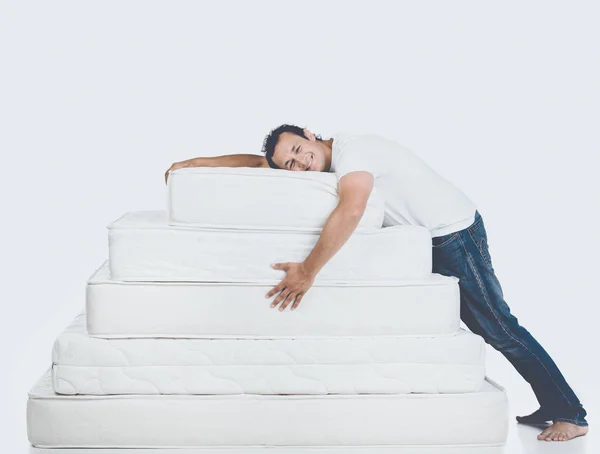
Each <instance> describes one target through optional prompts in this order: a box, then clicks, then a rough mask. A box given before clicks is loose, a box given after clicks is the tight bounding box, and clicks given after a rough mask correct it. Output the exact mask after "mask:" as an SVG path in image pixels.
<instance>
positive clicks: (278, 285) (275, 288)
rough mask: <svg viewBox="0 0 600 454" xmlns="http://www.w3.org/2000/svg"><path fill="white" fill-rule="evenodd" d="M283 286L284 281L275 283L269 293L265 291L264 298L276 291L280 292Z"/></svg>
mask: <svg viewBox="0 0 600 454" xmlns="http://www.w3.org/2000/svg"><path fill="white" fill-rule="evenodd" d="M284 288H285V283H284V281H281V282H280V283H279V284H277V285H276V286H275V287H273V288H272V289H271V290H270V291H269V293H267V294H266V295H265V298H271V297H272V296H273V295H275V294H276V293H279V292H281V291H282V290H283V289H284Z"/></svg>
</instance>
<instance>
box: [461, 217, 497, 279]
mask: <svg viewBox="0 0 600 454" xmlns="http://www.w3.org/2000/svg"><path fill="white" fill-rule="evenodd" d="M467 231H468V232H469V236H470V237H471V239H472V240H473V243H475V246H476V247H477V250H478V251H479V255H480V256H481V259H482V260H483V262H484V263H485V264H486V266H487V267H488V268H489V269H490V270H492V271H494V268H493V266H492V257H491V256H490V248H489V245H488V239H487V232H486V231H485V224H484V223H483V218H481V217H478V219H477V220H476V221H475V222H474V223H473V224H472V225H470V226H469V227H468V228H467Z"/></svg>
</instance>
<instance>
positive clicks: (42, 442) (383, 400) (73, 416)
mask: <svg viewBox="0 0 600 454" xmlns="http://www.w3.org/2000/svg"><path fill="white" fill-rule="evenodd" d="M507 416H508V415H507V399H506V394H505V392H504V390H503V389H502V388H500V387H499V386H498V385H495V384H494V383H493V382H491V381H486V382H485V383H484V386H483V387H482V390H481V391H480V392H476V393H463V394H393V395H354V396H347V395H325V396H265V395H252V394H242V395H229V396H197V395H196V396H189V395H188V396H182V395H177V396H173V395H119V396H80V395H79V396H63V395H59V394H55V393H54V391H53V389H52V380H51V376H50V373H48V374H46V375H45V376H44V377H43V378H42V379H41V381H40V382H39V383H38V384H37V385H36V386H35V387H34V388H33V389H32V390H31V391H30V394H29V401H28V405H27V431H28V437H29V441H30V442H31V443H32V444H33V445H35V446H39V447H56V448H61V447H63V448H65V447H73V448H85V447H89V448H109V447H114V448H137V447H139V448H150V447H155V448H174V447H182V448H184V447H203V446H206V447H226V446H227V447H260V446H308V447H317V446H323V447H336V446H402V445H417V446H419V445H479V446H490V445H501V444H503V443H505V441H506V436H507V431H508V417H507Z"/></svg>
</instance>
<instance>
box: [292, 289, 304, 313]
mask: <svg viewBox="0 0 600 454" xmlns="http://www.w3.org/2000/svg"><path fill="white" fill-rule="evenodd" d="M302 298H304V293H300V294H298V296H297V297H296V301H294V304H292V307H291V308H290V310H292V311H293V310H294V309H296V308H297V307H298V304H300V301H302Z"/></svg>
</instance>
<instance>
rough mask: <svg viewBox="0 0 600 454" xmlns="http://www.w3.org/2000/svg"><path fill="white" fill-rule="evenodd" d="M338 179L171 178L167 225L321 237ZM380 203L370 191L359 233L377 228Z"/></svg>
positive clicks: (261, 172)
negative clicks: (309, 233) (317, 234)
mask: <svg viewBox="0 0 600 454" xmlns="http://www.w3.org/2000/svg"><path fill="white" fill-rule="evenodd" d="M337 183H338V182H337V177H336V176H335V174H333V173H328V172H290V171H288V170H278V169H254V168H246V167H237V168H229V167H212V168H211V167H208V168H207V167H194V168H187V169H178V170H175V171H173V172H171V173H170V175H169V180H168V188H169V196H168V197H169V199H168V212H169V224H171V225H183V226H186V225H189V226H197V227H204V228H239V229H257V230H295V231H320V230H321V229H322V227H323V225H324V224H325V221H326V220H327V218H328V217H329V214H330V213H331V212H332V211H333V209H334V208H335V207H336V205H337V203H338V192H337ZM384 210H385V200H384V199H383V197H382V196H381V195H380V194H378V193H377V190H376V189H373V192H372V193H371V197H370V198H369V202H368V204H367V208H366V210H365V213H364V215H363V217H362V219H361V221H360V223H359V225H358V228H359V229H367V228H380V227H381V226H382V224H383V216H384Z"/></svg>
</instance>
